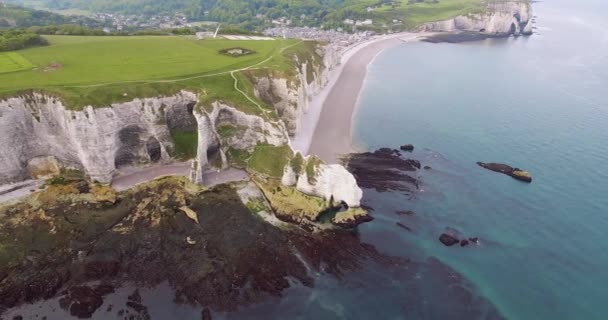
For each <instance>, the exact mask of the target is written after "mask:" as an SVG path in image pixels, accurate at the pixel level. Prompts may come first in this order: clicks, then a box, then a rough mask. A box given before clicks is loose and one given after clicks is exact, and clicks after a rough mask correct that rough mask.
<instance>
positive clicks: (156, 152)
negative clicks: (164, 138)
mask: <svg viewBox="0 0 608 320" xmlns="http://www.w3.org/2000/svg"><path fill="white" fill-rule="evenodd" d="M146 151H148V156H150V161H152V162H158V161H159V160H160V158H161V155H162V153H161V148H160V142H159V141H158V139H156V138H154V137H150V138H149V139H148V141H147V142H146Z"/></svg>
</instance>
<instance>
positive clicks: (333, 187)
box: [281, 156, 363, 207]
mask: <svg viewBox="0 0 608 320" xmlns="http://www.w3.org/2000/svg"><path fill="white" fill-rule="evenodd" d="M312 157H313V156H309V157H307V158H305V159H304V162H305V164H304V166H306V163H307V162H309V161H311V158H312ZM301 171H302V173H301V174H300V175H298V174H296V172H295V171H294V170H293V168H292V165H291V164H289V165H287V166H285V168H284V169H283V177H282V178H281V183H282V184H283V185H285V186H295V187H296V189H297V190H298V191H300V192H302V193H305V194H308V195H312V196H316V197H319V198H322V199H324V200H326V201H330V200H333V201H334V203H339V202H342V201H344V202H346V204H348V206H350V207H359V206H360V205H361V198H362V197H363V190H361V188H359V186H358V185H357V181H356V180H355V177H354V176H353V175H352V174H351V173H350V172H348V170H346V168H344V166H342V165H337V164H333V165H327V164H325V163H322V162H319V163H318V164H317V165H315V166H314V169H313V170H312V172H311V173H312V174H314V177H309V176H308V174H309V172H307V170H301Z"/></svg>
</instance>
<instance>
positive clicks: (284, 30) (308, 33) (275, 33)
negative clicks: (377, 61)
mask: <svg viewBox="0 0 608 320" xmlns="http://www.w3.org/2000/svg"><path fill="white" fill-rule="evenodd" d="M264 34H265V35H267V36H269V37H281V38H293V39H305V40H316V41H323V42H331V43H337V44H340V45H344V46H349V45H351V44H354V43H357V42H361V41H365V40H367V39H368V38H370V37H372V36H374V35H375V33H374V32H371V31H364V32H357V33H346V32H342V31H340V30H338V29H334V30H322V29H319V28H309V27H294V28H288V27H275V28H271V29H266V30H265V31H264Z"/></svg>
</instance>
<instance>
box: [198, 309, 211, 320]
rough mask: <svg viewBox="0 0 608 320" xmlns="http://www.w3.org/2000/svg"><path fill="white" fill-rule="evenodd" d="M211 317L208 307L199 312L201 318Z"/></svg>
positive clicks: (209, 319) (208, 319)
mask: <svg viewBox="0 0 608 320" xmlns="http://www.w3.org/2000/svg"><path fill="white" fill-rule="evenodd" d="M211 319H213V318H212V317H211V310H209V308H204V309H203V312H202V313H201V320H211Z"/></svg>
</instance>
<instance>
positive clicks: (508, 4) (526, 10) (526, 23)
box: [421, 0, 532, 36]
mask: <svg viewBox="0 0 608 320" xmlns="http://www.w3.org/2000/svg"><path fill="white" fill-rule="evenodd" d="M421 30H422V31H429V32H451V31H473V32H479V33H482V34H488V35H497V36H507V35H515V36H518V35H527V34H531V33H532V5H531V4H530V2H529V1H527V0H513V1H490V2H489V3H488V8H487V10H486V12H485V13H478V14H468V15H463V16H458V17H455V18H452V19H448V20H444V21H438V22H430V23H426V24H424V25H423V26H422V27H421Z"/></svg>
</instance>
